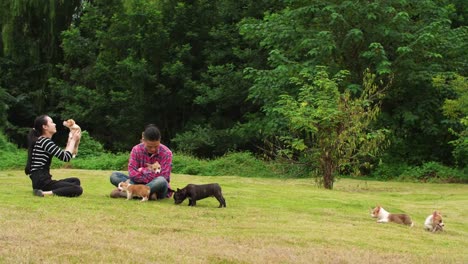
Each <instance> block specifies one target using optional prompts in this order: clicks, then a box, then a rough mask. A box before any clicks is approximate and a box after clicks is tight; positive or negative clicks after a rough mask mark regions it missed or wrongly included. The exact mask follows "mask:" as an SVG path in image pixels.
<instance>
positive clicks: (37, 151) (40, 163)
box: [31, 137, 72, 172]
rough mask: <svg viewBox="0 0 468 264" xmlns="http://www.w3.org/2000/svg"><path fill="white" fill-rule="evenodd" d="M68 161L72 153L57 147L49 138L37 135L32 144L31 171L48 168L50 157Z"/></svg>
mask: <svg viewBox="0 0 468 264" xmlns="http://www.w3.org/2000/svg"><path fill="white" fill-rule="evenodd" d="M53 156H55V157H57V158H58V159H60V160H62V161H65V162H68V161H70V160H71V158H72V154H71V153H70V152H68V151H65V150H62V149H61V148H59V147H58V146H57V145H56V144H55V143H54V142H53V141H52V140H51V139H50V138H46V137H39V138H38V139H37V141H36V143H35V144H34V147H33V151H32V158H31V172H33V171H37V170H43V169H46V170H49V169H50V163H51V161H52V157H53Z"/></svg>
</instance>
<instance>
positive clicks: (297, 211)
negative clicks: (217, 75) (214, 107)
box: [0, 169, 468, 263]
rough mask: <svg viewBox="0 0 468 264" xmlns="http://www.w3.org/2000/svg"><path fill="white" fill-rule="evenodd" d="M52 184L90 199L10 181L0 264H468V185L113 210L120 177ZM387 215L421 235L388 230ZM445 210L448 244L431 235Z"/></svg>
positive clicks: (247, 196)
mask: <svg viewBox="0 0 468 264" xmlns="http://www.w3.org/2000/svg"><path fill="white" fill-rule="evenodd" d="M52 174H53V175H54V178H55V179H60V178H64V177H69V176H77V177H79V178H81V180H82V185H83V188H84V190H85V192H84V194H83V195H82V196H81V197H79V198H62V197H45V198H39V197H34V196H32V191H31V183H30V180H29V178H28V177H26V176H25V175H24V173H23V172H21V171H1V172H0V181H1V182H2V184H1V185H0V199H1V203H2V208H1V210H0V225H1V226H2V231H1V232H0V245H1V246H0V263H430V262H433V263H468V254H467V252H468V251H467V248H468V220H467V219H468V214H467V213H466V212H468V185H456V184H418V183H398V182H377V181H363V180H354V179H342V180H340V181H338V182H337V183H336V185H335V189H334V190H333V191H329V190H324V189H320V188H317V187H316V186H315V185H314V183H313V181H312V180H307V179H300V180H298V179H296V180H281V179H264V178H262V179H260V178H245V177H232V176H223V177H208V176H189V175H178V174H174V175H173V176H172V187H173V188H177V187H178V188H182V187H184V186H185V185H186V184H187V183H199V184H202V183H211V182H218V183H220V185H221V186H222V188H223V193H224V196H225V198H226V202H227V208H217V206H218V202H217V201H216V199H214V198H207V199H204V200H201V201H199V202H197V206H196V207H189V206H187V204H188V201H185V202H184V203H183V204H182V205H174V202H173V200H172V199H165V200H159V201H149V202H146V203H141V202H139V201H138V200H131V201H127V200H125V199H111V198H109V196H108V195H109V193H110V192H111V190H112V189H113V186H111V184H110V183H109V175H110V171H92V170H67V169H61V170H53V171H52ZM376 204H380V205H382V206H383V207H384V208H385V209H386V210H387V211H390V212H394V213H402V212H403V213H408V214H410V215H411V217H412V218H413V221H415V227H413V228H409V227H406V226H401V225H396V224H377V223H376V222H375V219H372V218H371V217H370V215H369V211H370V208H371V207H373V206H375V205H376ZM434 209H438V210H441V211H442V214H443V216H444V221H445V223H446V231H445V232H444V233H437V234H433V233H430V232H426V231H424V230H423V223H424V219H425V218H426V216H427V215H429V214H430V213H431V212H432V211H433V210H434Z"/></svg>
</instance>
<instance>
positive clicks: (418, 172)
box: [399, 162, 468, 183]
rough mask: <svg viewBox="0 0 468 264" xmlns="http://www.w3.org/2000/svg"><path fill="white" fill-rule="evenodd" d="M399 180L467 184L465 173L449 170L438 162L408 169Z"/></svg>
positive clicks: (467, 178)
mask: <svg viewBox="0 0 468 264" xmlns="http://www.w3.org/2000/svg"><path fill="white" fill-rule="evenodd" d="M399 179H400V180H404V181H405V180H410V181H421V182H451V183H468V175H467V174H466V171H463V170H458V169H454V168H450V167H447V166H444V165H442V164H440V163H438V162H427V163H424V164H423V165H422V166H416V167H410V168H408V169H406V170H405V171H404V172H402V174H401V175H400V176H399Z"/></svg>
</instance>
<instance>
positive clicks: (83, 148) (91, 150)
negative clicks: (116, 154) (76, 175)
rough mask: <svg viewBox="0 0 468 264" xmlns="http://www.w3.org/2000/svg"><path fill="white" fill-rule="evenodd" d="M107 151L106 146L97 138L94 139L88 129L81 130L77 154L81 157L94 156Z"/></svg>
mask: <svg viewBox="0 0 468 264" xmlns="http://www.w3.org/2000/svg"><path fill="white" fill-rule="evenodd" d="M105 152H106V151H105V150H104V146H103V145H102V144H101V143H99V142H98V141H97V140H95V139H93V138H92V137H91V136H90V135H89V133H88V131H85V130H84V131H82V132H81V140H80V146H79V149H78V155H77V156H79V157H80V158H85V157H94V156H100V155H102V154H103V153H105Z"/></svg>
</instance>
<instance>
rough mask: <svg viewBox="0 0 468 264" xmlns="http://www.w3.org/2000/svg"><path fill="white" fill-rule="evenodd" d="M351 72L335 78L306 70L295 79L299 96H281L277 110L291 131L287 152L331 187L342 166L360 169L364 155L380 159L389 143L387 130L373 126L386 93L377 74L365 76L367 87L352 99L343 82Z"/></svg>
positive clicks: (320, 70)
mask: <svg viewBox="0 0 468 264" xmlns="http://www.w3.org/2000/svg"><path fill="white" fill-rule="evenodd" d="M346 74H347V73H346V72H340V73H338V74H337V75H336V76H335V78H332V79H330V78H329V76H328V73H327V72H326V71H325V69H324V68H322V67H318V68H317V72H315V73H313V72H309V71H307V70H304V71H302V72H301V76H300V78H296V79H295V80H294V82H295V83H296V85H298V86H299V90H300V92H299V94H298V96H297V98H295V97H293V96H290V95H281V96H280V100H279V101H278V106H277V107H276V108H275V109H274V111H277V112H278V113H280V114H281V115H282V116H284V117H285V119H286V123H287V125H288V127H289V129H290V134H289V135H285V136H281V140H282V141H283V142H285V143H286V146H288V147H289V148H288V149H286V151H285V150H282V153H283V154H286V155H289V156H290V157H291V156H292V154H293V153H296V155H297V156H299V157H298V158H297V159H298V160H302V161H305V162H306V163H307V164H308V165H309V166H310V167H311V168H316V174H315V175H316V179H317V180H318V181H319V182H320V183H322V184H323V186H324V187H325V188H326V189H333V183H334V182H335V179H336V176H337V172H339V168H344V167H347V168H348V169H352V170H353V171H354V172H358V171H359V169H360V167H361V166H362V165H363V164H362V163H361V162H362V160H363V159H362V158H363V157H372V158H375V157H376V155H377V154H379V152H381V150H382V149H383V147H384V146H385V144H383V143H385V132H386V130H385V129H373V128H372V126H371V125H372V124H371V123H372V122H373V121H375V120H376V118H377V116H378V114H379V105H380V100H381V98H382V93H381V92H382V91H381V90H379V89H378V86H377V85H376V84H375V83H374V82H375V74H371V73H369V72H367V73H366V74H365V75H364V80H363V91H362V93H361V95H360V96H359V97H357V98H353V97H352V96H351V93H350V92H349V91H346V92H344V93H340V91H339V88H338V86H339V82H340V80H342V79H343V77H345V75H346Z"/></svg>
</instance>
